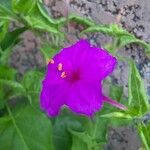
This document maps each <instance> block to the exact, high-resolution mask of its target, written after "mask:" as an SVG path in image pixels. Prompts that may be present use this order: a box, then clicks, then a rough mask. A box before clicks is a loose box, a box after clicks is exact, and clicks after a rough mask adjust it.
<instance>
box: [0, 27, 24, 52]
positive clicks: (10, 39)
mask: <svg viewBox="0 0 150 150" xmlns="http://www.w3.org/2000/svg"><path fill="white" fill-rule="evenodd" d="M26 30H27V28H26V27H22V28H18V29H16V30H14V31H12V32H8V33H7V34H6V36H5V38H4V39H3V40H2V42H1V48H2V50H5V49H7V48H9V47H10V46H11V45H13V44H14V43H15V41H16V40H17V39H18V36H19V35H20V34H21V33H23V32H24V31H26Z"/></svg>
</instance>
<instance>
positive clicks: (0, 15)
mask: <svg viewBox="0 0 150 150" xmlns="http://www.w3.org/2000/svg"><path fill="white" fill-rule="evenodd" d="M16 18H17V17H16V15H15V14H14V13H13V11H12V7H11V0H7V1H6V0H0V19H1V20H12V21H16Z"/></svg>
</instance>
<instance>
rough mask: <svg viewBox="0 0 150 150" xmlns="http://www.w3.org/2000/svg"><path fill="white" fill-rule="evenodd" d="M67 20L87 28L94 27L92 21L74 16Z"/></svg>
mask: <svg viewBox="0 0 150 150" xmlns="http://www.w3.org/2000/svg"><path fill="white" fill-rule="evenodd" d="M68 19H69V21H74V22H77V23H80V24H83V25H86V26H88V27H90V26H94V25H95V23H94V22H93V21H92V20H90V19H87V18H83V17H80V16H77V15H74V14H71V15H69V17H68Z"/></svg>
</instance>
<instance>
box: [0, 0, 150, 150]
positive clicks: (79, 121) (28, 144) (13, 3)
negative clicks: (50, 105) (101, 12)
mask: <svg viewBox="0 0 150 150" xmlns="http://www.w3.org/2000/svg"><path fill="white" fill-rule="evenodd" d="M12 22H17V23H19V24H20V27H18V28H16V29H14V30H13V31H11V30H9V26H10V24H11V23H12ZM68 22H76V23H78V24H82V25H85V30H83V31H82V33H81V36H82V35H83V34H85V33H88V34H89V33H91V32H101V33H103V34H106V35H108V36H111V37H112V38H113V42H112V43H107V44H106V45H105V46H104V47H105V48H106V49H107V50H109V52H111V53H113V54H114V55H115V56H116V57H118V59H119V60H121V61H126V62H127V63H128V64H129V68H130V70H129V81H128V97H125V96H124V94H123V87H120V86H118V85H114V84H112V83H107V82H106V84H109V87H110V91H109V94H110V97H111V98H113V99H116V100H117V101H118V102H121V103H123V104H124V105H126V107H127V110H126V111H122V110H119V109H117V108H114V107H112V106H110V105H107V104H105V105H104V107H103V109H102V110H101V111H99V112H98V113H97V114H95V116H94V117H93V118H87V117H84V116H77V115H75V114H73V113H71V112H70V111H69V110H68V109H63V110H62V112H61V114H60V115H59V116H58V117H56V118H48V117H46V115H45V114H43V113H42V111H41V109H40V108H39V96H40V95H39V94H40V89H41V81H42V79H43V77H44V72H45V70H44V71H43V70H42V71H41V70H37V69H36V70H31V71H29V72H27V73H25V74H24V75H23V76H22V77H20V78H18V77H17V76H18V72H17V70H15V69H13V68H11V67H10V65H9V61H8V60H9V57H10V55H11V53H12V50H13V47H14V46H15V45H17V44H18V43H19V42H20V35H22V33H23V32H25V31H27V30H31V31H34V32H36V33H39V32H40V33H45V32H47V33H49V34H50V35H54V36H55V38H54V40H53V42H51V43H47V42H44V43H43V45H42V47H41V48H40V51H41V53H42V54H43V57H44V59H45V61H46V62H47V61H48V60H49V59H50V58H51V57H53V55H54V54H56V53H57V52H58V51H59V50H60V49H61V46H60V45H61V44H60V42H62V41H65V40H66V39H65V36H64V34H65V33H63V32H62V30H61V29H62V28H63V27H65V25H66V24H67V23H68ZM39 36H40V34H39ZM130 43H138V44H141V45H142V46H143V47H144V48H145V52H146V53H147V54H149V52H150V46H149V44H148V43H146V42H144V41H141V40H139V39H137V38H136V37H135V36H134V35H132V34H131V33H129V32H128V31H126V30H125V29H122V28H121V27H119V26H118V25H116V24H111V25H100V24H96V23H95V22H94V21H92V20H89V19H86V18H83V17H79V16H76V15H69V16H68V17H67V18H63V17H62V18H60V19H52V18H51V17H50V16H49V15H48V12H47V11H46V9H45V7H44V5H43V2H42V1H41V0H7V1H6V0H0V149H4V150H10V149H12V150H13V149H14V150H20V149H23V150H35V149H38V150H54V149H56V150H101V149H103V147H104V145H105V144H106V142H107V130H108V127H109V126H111V127H119V126H127V125H128V126H134V127H135V128H137V130H138V133H139V135H140V137H141V139H142V142H143V148H144V149H146V150H149V149H150V141H149V139H150V133H149V131H150V125H149V123H148V124H144V123H143V121H142V117H143V116H144V115H145V114H146V113H148V112H149V110H150V109H149V106H150V105H149V103H148V97H147V94H146V91H145V89H144V84H143V81H142V78H141V76H140V74H139V71H138V69H137V67H136V64H135V63H134V62H133V60H129V59H126V58H122V57H121V56H118V54H117V51H118V50H119V49H120V48H122V47H124V46H125V45H128V44H130Z"/></svg>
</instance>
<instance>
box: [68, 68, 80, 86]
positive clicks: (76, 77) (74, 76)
mask: <svg viewBox="0 0 150 150" xmlns="http://www.w3.org/2000/svg"><path fill="white" fill-rule="evenodd" d="M79 80H80V71H79V70H76V71H73V72H72V73H71V75H70V78H69V81H70V82H72V83H74V82H77V81H79Z"/></svg>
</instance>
